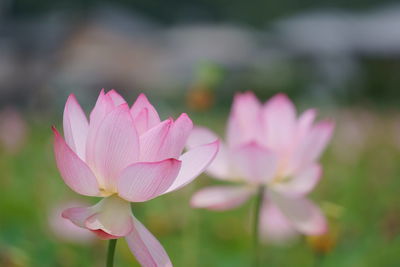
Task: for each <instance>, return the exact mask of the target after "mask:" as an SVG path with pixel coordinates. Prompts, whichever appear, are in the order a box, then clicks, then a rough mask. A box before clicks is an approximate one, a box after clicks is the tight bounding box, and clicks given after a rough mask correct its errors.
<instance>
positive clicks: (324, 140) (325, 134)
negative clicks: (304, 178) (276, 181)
mask: <svg viewBox="0 0 400 267" xmlns="http://www.w3.org/2000/svg"><path fill="white" fill-rule="evenodd" d="M333 128H334V123H333V122H331V121H323V122H320V123H318V124H317V125H315V126H314V127H313V128H312V129H311V130H310V131H309V133H308V134H307V135H306V136H305V137H304V138H303V140H302V141H301V143H300V144H298V146H297V148H296V149H295V151H294V154H293V166H294V168H293V169H294V170H298V169H300V168H304V167H305V166H307V165H309V164H310V163H312V162H314V161H316V160H317V159H318V158H319V157H320V155H321V154H322V151H323V150H324V149H325V147H326V145H327V144H328V142H329V140H330V139H331V137H332V132H333Z"/></svg>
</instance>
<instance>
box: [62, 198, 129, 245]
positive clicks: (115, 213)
mask: <svg viewBox="0 0 400 267" xmlns="http://www.w3.org/2000/svg"><path fill="white" fill-rule="evenodd" d="M131 214H132V213H131V209H130V205H129V202H127V201H125V200H123V199H121V198H119V197H117V196H111V197H108V198H104V199H103V200H101V201H100V202H99V203H97V204H96V205H94V206H92V207H79V208H70V209H67V210H65V211H64V212H63V213H62V216H63V217H64V218H67V219H69V220H71V221H72V222H73V223H74V224H76V225H77V226H79V227H82V228H86V229H88V230H91V231H93V232H94V233H96V234H97V235H98V236H99V237H103V238H104V237H106V238H104V239H109V238H119V237H122V236H126V235H128V234H129V233H130V232H131V231H132V229H133V221H132V217H131V216H132V215H131Z"/></svg>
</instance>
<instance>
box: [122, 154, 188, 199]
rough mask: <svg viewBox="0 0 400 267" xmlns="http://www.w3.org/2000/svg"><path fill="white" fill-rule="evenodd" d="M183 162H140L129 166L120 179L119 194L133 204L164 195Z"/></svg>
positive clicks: (173, 160) (171, 160)
mask: <svg viewBox="0 0 400 267" xmlns="http://www.w3.org/2000/svg"><path fill="white" fill-rule="evenodd" d="M180 166H181V162H180V161H179V160H176V159H166V160H163V161H160V162H139V163H134V164H132V165H130V166H128V167H127V168H126V169H125V170H123V171H122V173H121V176H120V177H119V179H118V194H119V195H120V196H121V197H122V198H124V199H126V200H128V201H131V202H142V201H147V200H150V199H152V198H155V197H157V196H159V195H160V194H162V193H164V192H165V190H167V189H168V188H169V187H170V186H171V185H172V183H173V182H174V181H175V179H176V177H177V175H178V173H179V169H180Z"/></svg>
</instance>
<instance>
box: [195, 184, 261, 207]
mask: <svg viewBox="0 0 400 267" xmlns="http://www.w3.org/2000/svg"><path fill="white" fill-rule="evenodd" d="M253 193H254V190H253V189H252V188H248V187H243V186H213V187H207V188H205V189H202V190H200V191H198V192H196V193H195V194H194V195H193V197H192V199H191V201H190V204H191V206H192V207H195V208H205V209H209V210H229V209H233V208H236V207H237V206H240V205H241V204H243V203H244V202H245V201H246V200H247V199H248V198H249V197H250V195H251V194H253Z"/></svg>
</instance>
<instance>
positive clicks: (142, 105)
mask: <svg viewBox="0 0 400 267" xmlns="http://www.w3.org/2000/svg"><path fill="white" fill-rule="evenodd" d="M143 109H147V114H146V120H147V122H146V125H147V129H143V130H148V129H150V128H152V127H154V126H155V125H157V124H159V123H160V117H159V116H158V113H157V111H156V109H155V108H154V107H153V106H152V105H151V104H150V102H149V100H148V99H147V97H146V95H145V94H140V95H139V96H138V98H137V99H136V101H135V103H134V104H133V106H132V108H131V115H132V118H133V119H134V120H135V123H136V119H138V115H139V114H140V113H141V112H142V110H143ZM141 116H143V113H142V115H141ZM141 130H142V129H141ZM140 133H143V131H141V132H140Z"/></svg>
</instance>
